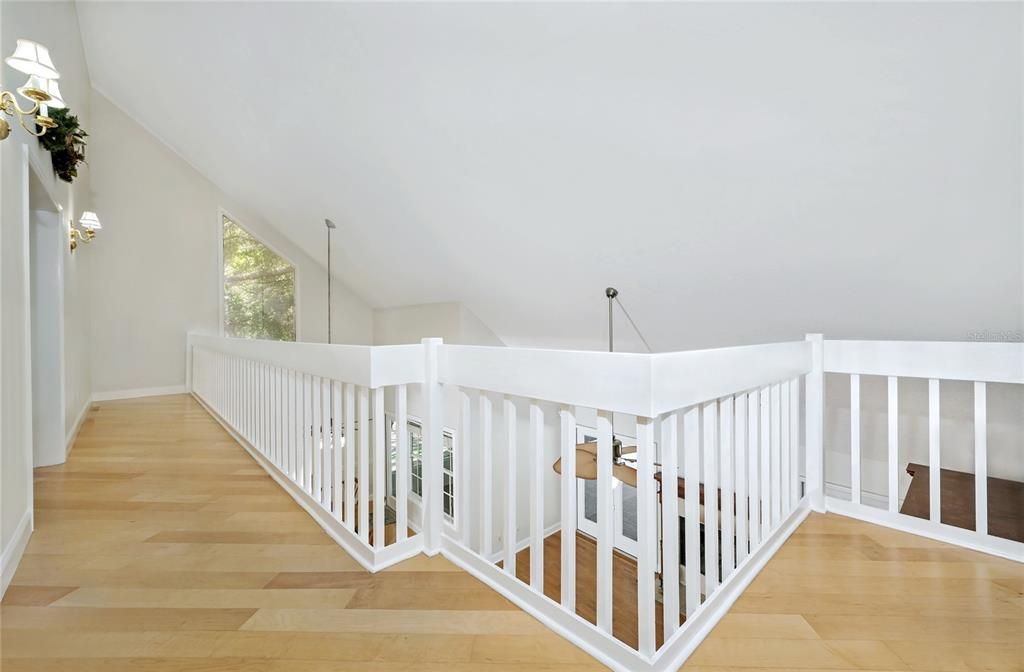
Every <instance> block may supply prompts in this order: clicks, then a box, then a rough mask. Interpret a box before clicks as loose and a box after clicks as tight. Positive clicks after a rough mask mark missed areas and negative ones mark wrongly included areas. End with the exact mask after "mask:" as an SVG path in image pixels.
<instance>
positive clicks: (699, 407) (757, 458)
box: [438, 342, 812, 670]
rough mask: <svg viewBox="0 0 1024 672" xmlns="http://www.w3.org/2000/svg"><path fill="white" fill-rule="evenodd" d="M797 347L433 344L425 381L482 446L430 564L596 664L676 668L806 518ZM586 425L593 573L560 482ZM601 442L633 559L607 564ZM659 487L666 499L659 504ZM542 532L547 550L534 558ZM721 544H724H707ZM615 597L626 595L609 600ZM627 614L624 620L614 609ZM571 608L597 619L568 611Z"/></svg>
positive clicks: (571, 486)
mask: <svg viewBox="0 0 1024 672" xmlns="http://www.w3.org/2000/svg"><path fill="white" fill-rule="evenodd" d="M811 351H812V347H811V345H810V344H809V343H806V342H796V343H781V344H774V345H764V346H753V347H742V348H725V349H719V350H706V351H695V352H681V353H670V354H659V355H633V354H613V353H601V352H566V351H555V350H524V349H511V348H484V347H472V346H444V347H442V349H441V354H440V360H439V372H438V378H439V381H440V383H442V384H443V385H445V386H449V387H451V386H455V387H458V388H459V400H460V401H459V404H458V405H459V407H460V408H461V409H462V410H461V423H462V424H461V425H460V427H461V432H462V433H463V435H464V436H469V437H480V438H479V440H478V442H477V443H476V445H477V446H478V448H479V449H478V450H472V451H463V452H462V453H461V456H460V459H461V460H462V462H461V464H460V466H461V469H462V473H463V474H464V478H463V481H462V483H463V485H462V487H463V493H464V494H463V497H462V498H461V499H460V502H461V505H462V507H464V508H462V509H460V511H462V512H463V513H462V515H463V516H465V517H464V518H463V519H462V520H461V521H460V522H461V524H460V525H459V526H458V527H457V528H456V529H451V530H448V531H446V534H445V537H444V546H443V549H444V551H445V553H446V554H448V555H449V556H450V557H451V558H452V560H453V561H454V562H456V563H457V564H459V565H460V566H462V567H464V568H465V569H466V570H468V571H469V572H471V573H473V574H474V575H476V576H477V577H478V578H480V579H481V580H483V581H485V582H486V583H488V584H489V585H491V586H493V587H495V588H496V589H497V590H499V591H500V592H501V593H503V594H504V595H506V596H507V597H509V598H510V599H511V600H513V601H514V602H516V603H517V604H518V605H520V606H521V607H522V608H524V609H526V610H527V611H529V612H530V613H532V614H533V615H534V616H536V617H537V618H539V619H540V620H542V621H543V622H544V623H546V624H547V625H548V626H549V627H551V628H552V629H553V630H555V631H557V632H560V633H562V634H563V635H564V636H566V637H567V638H569V639H570V640H571V641H573V642H575V643H576V644H578V645H579V646H581V647H582V648H584V649H585V650H587V651H588V652H590V653H591V654H592V655H594V656H595V657H597V658H598V659H599V660H601V661H602V662H604V663H605V664H607V665H609V666H610V667H612V668H614V669H618V670H669V669H672V670H674V669H677V668H678V666H679V665H681V664H682V662H683V660H685V658H686V656H687V655H688V654H689V652H690V651H692V649H693V648H694V647H695V646H696V644H697V643H699V641H700V640H701V639H702V638H703V636H704V635H705V634H706V633H707V632H708V630H709V629H710V627H711V626H713V625H714V623H715V622H717V620H718V618H720V616H721V615H722V614H724V612H725V610H727V609H728V607H729V605H730V604H731V603H732V601H733V600H734V599H735V598H736V597H737V596H738V595H739V593H740V592H741V591H742V589H743V587H745V585H746V584H747V583H748V582H749V581H750V580H751V579H752V578H753V576H754V575H755V574H756V572H757V571H758V570H759V568H760V567H761V566H762V565H763V564H764V562H765V561H766V560H767V558H768V557H770V555H771V554H772V553H773V552H774V549H775V548H777V546H778V545H779V544H780V543H781V542H782V540H784V539H785V537H786V536H788V534H789V533H790V532H791V531H792V530H793V529H794V528H795V526H796V525H797V524H799V522H800V521H801V520H802V519H803V516H804V515H806V513H807V511H808V510H809V508H808V506H807V503H806V501H805V500H803V501H802V500H801V496H800V486H799V479H798V471H799V470H800V457H799V454H800V451H799V444H800V442H799V435H800V422H799V418H800V398H801V394H800V380H801V378H802V376H803V375H805V374H806V373H808V372H809V371H810V370H811V363H812V360H811ZM495 416H496V417H495ZM584 417H587V418H588V420H587V421H586V422H585V423H582V422H581V421H582V419H583V418H584ZM520 418H522V421H520ZM591 423H592V426H594V428H595V434H596V438H597V441H596V462H597V470H596V477H597V478H596V535H595V536H596V549H597V550H596V567H587V566H584V564H583V562H582V561H580V560H579V559H578V558H577V557H576V549H577V519H578V515H579V512H578V511H577V499H578V498H577V492H576V491H577V487H578V484H579V483H581V482H582V481H578V480H577V479H576V478H574V477H573V476H572V474H574V473H575V472H576V469H575V458H576V455H577V451H576V444H577V426H578V425H579V424H587V425H590V424H591ZM616 436H618V437H627V436H628V437H635V441H636V458H635V469H636V476H635V479H636V481H635V482H636V512H635V520H636V528H637V529H636V537H637V538H636V544H635V549H636V557H635V560H630V559H626V558H624V557H623V556H621V555H618V554H616V553H615V552H614V551H615V546H616V543H615V539H616V536H617V532H618V531H617V530H616V526H617V524H618V523H619V520H618V517H619V516H620V515H621V513H620V512H617V511H616V510H615V509H614V505H615V503H616V502H617V501H621V500H620V499H617V498H615V497H614V496H613V491H614V489H615V488H616V487H621V486H619V485H618V482H617V479H616V474H615V472H613V437H616ZM630 441H632V439H630ZM524 456H525V458H524ZM559 458H560V459H561V465H562V469H561V473H562V475H561V476H558V475H557V474H556V473H555V472H554V471H553V469H552V465H553V463H554V462H555V460H556V459H559ZM471 460H472V461H473V462H472V463H471V462H470V461H471ZM470 474H473V475H477V474H478V475H479V481H480V487H479V489H477V490H473V489H472V486H471V484H472V481H473V480H474V478H473V477H472V476H470ZM662 474H674V475H675V478H672V479H671V480H670V478H668V477H662ZM524 481H525V482H524ZM659 482H660V483H663V484H666V485H668V486H669V487H667V488H665V496H661V497H660V501H659ZM556 483H557V486H558V487H557V489H556V488H555V487H553V486H554V484H556ZM690 483H692V484H698V485H699V487H685V484H690ZM499 490H500V492H499ZM467 492H468V493H470V496H469V497H466V496H465V493H467ZM553 495H556V496H554V497H553ZM677 495H678V496H677ZM549 498H551V499H553V500H554V501H551V502H550V503H549V501H548V500H549ZM467 500H468V501H467ZM680 500H682V506H681V507H680ZM716 500H717V504H718V505H716ZM521 510H526V511H527V512H528V514H527V516H526V519H527V520H526V523H525V525H520V522H519V521H520V518H519V516H520V511H521ZM680 519H682V521H683V523H682V528H683V540H684V546H685V554H682V553H681V552H680V548H679V544H678V541H679V531H680V524H679V521H680ZM664 521H672V522H668V523H666V522H664ZM555 530H557V531H558V532H559V534H560V541H559V544H558V551H559V552H558V554H557V555H556V556H555V557H549V555H553V554H549V555H546V554H545V539H546V538H547V537H549V536H550V535H551V534H553V533H554V531H555ZM720 535H721V539H723V540H729V541H730V543H723V544H722V545H721V547H719V543H718V542H719V537H720ZM702 547H703V554H702V553H701V549H702ZM495 553H497V555H495ZM526 554H528V556H529V565H528V567H525V566H523V567H520V566H519V565H518V564H517V559H518V556H520V555H526ZM702 555H703V557H701V556H702ZM496 558H497V559H498V562H495V559H496ZM623 562H624V563H626V565H627V566H628V567H629V569H631V570H632V568H633V567H635V575H636V576H637V577H638V578H637V580H636V581H635V585H634V583H633V581H632V579H629V578H627V576H630V575H632V572H620V571H616V563H623ZM499 565H500V566H499ZM702 566H703V567H704V570H705V571H703V572H702V571H701V567H702ZM547 572H555V573H556V575H557V576H558V581H557V583H556V582H554V581H549V580H547V579H546V578H545V575H546V573H547ZM580 574H586V575H587V577H588V578H587V579H586V580H583V581H582V583H583V585H591V584H593V585H594V588H593V590H594V592H595V593H596V595H588V596H586V597H587V599H586V600H582V599H579V597H580V596H578V595H577V594H576V591H577V590H579V588H577V583H578V580H579V579H580V577H579V575H580ZM590 577H593V578H590ZM658 578H660V579H661V581H660V585H661V590H660V594H659V590H658V581H657V580H658ZM620 582H622V583H624V584H625V585H619V584H620ZM555 585H557V586H558V588H557V589H556V588H555V587H554V586H555ZM681 586H683V587H684V589H681ZM545 587H547V590H545ZM633 591H635V592H633ZM624 592H633V595H629V596H628V598H627V599H616V596H617V595H620V594H621V593H624ZM632 600H635V603H636V605H637V607H636V609H635V611H630V612H629V613H622V611H620V610H615V609H613V604H617V603H619V604H620V603H622V602H631V601H632ZM584 602H585V603H586V604H596V609H594V610H593V611H592V612H591V611H587V610H585V609H581V608H578V605H580V604H581V603H584ZM659 611H660V612H661V615H662V619H661V620H662V623H663V627H662V629H661V631H660V632H659V631H657V630H656V628H655V623H656V620H657V613H658V612H659ZM619 619H622V620H624V621H628V622H627V623H626V624H625V627H621V628H620V627H615V623H616V622H617V621H619ZM623 632H627V633H628V632H635V633H637V635H636V638H635V640H632V638H631V637H629V636H623V635H622V633H623Z"/></svg>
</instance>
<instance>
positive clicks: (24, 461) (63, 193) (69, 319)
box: [0, 2, 91, 578]
mask: <svg viewBox="0 0 1024 672" xmlns="http://www.w3.org/2000/svg"><path fill="white" fill-rule="evenodd" d="M19 37H22V38H27V39H33V40H36V41H38V42H42V43H43V44H45V45H47V46H48V47H49V48H50V53H51V55H52V57H53V59H54V62H55V64H56V66H57V68H58V69H59V70H60V71H61V75H62V78H61V84H60V87H61V92H62V94H63V96H64V99H65V101H66V102H67V104H68V106H69V107H70V108H71V109H72V111H73V112H75V114H77V115H78V117H79V120H80V121H81V122H82V125H83V127H84V128H86V130H88V129H89V127H90V123H91V119H90V114H89V95H88V92H89V87H90V85H89V72H88V70H87V68H86V62H85V55H84V52H83V50H82V44H81V38H80V32H79V28H78V18H77V14H76V12H75V7H74V4H73V3H72V2H32V3H20V2H4V3H0V53H3V55H7V54H8V53H9V52H10V51H11V50H13V48H14V44H15V40H16V39H17V38H19ZM0 70H2V74H0V81H2V84H3V85H4V88H9V89H14V88H16V87H18V86H21V85H22V84H23V83H24V77H23V76H22V75H20V73H16V72H15V71H13V70H12V69H10V68H8V67H7V66H2V67H0ZM19 102H21V103H23V102H24V101H19ZM12 125H13V126H14V132H13V133H12V134H11V137H9V138H8V139H7V140H4V141H3V142H2V143H0V172H2V174H3V176H4V179H3V183H2V192H3V195H2V222H3V236H2V238H3V247H2V248H0V285H2V291H0V313H2V314H3V316H4V322H3V328H2V330H0V367H2V369H3V375H2V376H0V391H2V394H0V418H2V420H0V482H2V485H0V490H2V492H0V500H2V501H0V509H2V512H0V552H3V554H4V559H5V562H7V561H8V560H9V556H10V552H12V551H13V550H14V549H13V548H12V543H13V542H14V541H16V540H15V539H14V535H15V533H16V532H18V531H19V529H21V528H19V525H21V524H22V523H23V522H24V521H25V520H26V516H30V514H31V502H32V472H31V411H30V408H29V406H30V399H31V394H30V391H29V390H30V387H29V384H30V383H29V380H30V377H29V376H30V367H29V359H28V358H29V354H30V345H29V342H28V340H27V338H26V336H27V334H26V332H25V331H24V330H23V327H24V325H25V324H26V323H27V322H28V320H29V313H28V309H29V305H28V297H29V291H28V284H27V279H28V274H27V272H28V268H27V265H26V264H27V261H28V257H27V252H28V239H27V235H26V234H27V232H26V230H25V229H24V223H25V219H24V218H25V216H26V213H27V211H28V207H29V202H28V201H29V189H28V180H29V177H28V172H27V164H26V163H25V154H24V150H23V147H25V148H27V152H28V154H27V156H28V161H29V162H30V163H31V165H32V166H33V167H34V170H35V171H36V173H37V175H38V177H39V179H40V181H41V183H42V187H43V190H44V191H45V192H46V193H47V196H48V198H51V199H52V200H53V201H55V202H56V203H57V205H58V206H60V207H61V209H62V215H63V217H64V220H65V222H64V226H66V225H67V221H68V220H69V219H71V218H75V219H77V218H78V217H79V216H80V215H81V212H82V211H83V210H87V209H89V207H88V206H89V190H88V185H89V168H88V166H82V167H81V168H80V169H79V177H78V178H77V179H76V180H75V182H74V184H73V185H68V184H66V183H64V182H61V181H59V180H57V179H56V177H55V176H54V175H53V172H52V169H51V167H50V158H49V154H48V153H46V152H44V151H43V150H42V149H41V148H40V146H39V144H38V142H37V140H36V139H35V138H31V137H29V136H28V134H27V133H25V132H24V131H23V130H22V129H21V128H20V127H18V126H17V124H16V123H13V124H12ZM86 154H87V155H89V151H87V152H86ZM82 256H83V255H79V254H76V255H74V256H72V255H71V254H70V251H67V252H66V253H65V256H64V257H63V259H62V263H63V276H64V291H65V299H64V315H63V317H64V343H65V350H64V360H65V362H64V384H65V410H64V417H63V418H55V419H54V421H55V422H58V423H61V424H62V433H64V434H67V433H68V432H70V431H71V430H72V429H73V426H74V422H75V419H76V418H77V417H78V416H79V414H80V413H81V411H82V410H83V409H84V408H85V404H86V403H87V401H88V398H89V394H90V390H91V380H90V367H89V358H88V355H87V353H88V351H89V348H90V344H89V338H90V330H89V328H88V322H89V307H88V302H87V300H86V297H87V296H88V295H89V290H90V277H89V273H88V262H87V261H86V260H83V259H82ZM4 569H5V570H7V569H8V568H7V567H5V568H4ZM5 578H7V577H6V576H5Z"/></svg>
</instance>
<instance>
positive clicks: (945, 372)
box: [815, 337, 1024, 561]
mask: <svg viewBox="0 0 1024 672" xmlns="http://www.w3.org/2000/svg"><path fill="white" fill-rule="evenodd" d="M815 342H816V348H823V355H824V371H825V372H826V373H830V374H844V375H846V376H848V377H849V388H850V397H849V399H850V403H849V460H850V463H849V469H850V478H849V481H850V496H849V498H848V499H846V498H841V497H838V496H836V497H827V498H825V500H824V501H823V502H822V501H818V502H816V506H817V507H819V508H820V507H822V506H823V507H824V508H826V509H827V510H828V511H834V512H836V513H841V514H844V515H848V516H852V517H856V518H861V519H865V520H868V521H871V522H875V523H878V524H882V525H886V526H889V527H894V528H897V529H902V530H905V531H909V532H914V533H916V534H922V535H925V536H929V537H932V538H935V539H939V540H941V541H947V542H950V543H955V544H958V545H960V546H965V547H968V548H973V549H976V550H980V551H984V552H987V553H993V554H997V555H1001V556H1003V557H1007V558H1011V559H1014V560H1018V561H1020V560H1022V559H1024V543H1021V542H1020V540H1012V539H1007V538H1004V537H1001V536H997V535H996V534H992V533H991V530H990V529H989V515H988V512H989V493H988V483H989V478H988V476H989V468H988V464H989V445H988V444H989V442H988V434H989V431H988V399H987V397H988V384H990V383H1001V384H1010V385H1014V386H1017V385H1024V344H1019V343H980V342H920V341H839V340H825V341H822V340H821V339H820V337H817V338H816V341H815ZM862 376H863V377H880V378H881V379H884V380H885V384H886V387H885V390H886V391H885V401H886V412H885V421H886V427H885V430H886V446H885V447H886V454H887V459H886V462H885V473H886V478H885V483H886V492H885V494H884V495H883V497H884V502H882V503H881V504H882V506H884V507H885V508H879V506H872V505H870V504H868V503H867V502H865V501H862V495H863V494H864V492H865V487H864V484H863V479H862V467H863V463H864V459H863V450H862V449H863V447H864V446H863V441H862V438H861V432H862V426H863V425H864V424H865V419H864V418H862V413H861V404H862V399H863V398H864V396H865V395H864V393H863V392H862V390H861V378H862ZM901 378H903V379H923V380H927V454H926V456H924V455H922V456H920V459H921V461H922V462H923V463H924V464H925V466H926V467H927V468H928V474H927V481H926V482H924V483H921V484H919V487H920V486H923V488H925V489H926V490H927V501H928V511H927V518H921V517H917V516H913V515H908V514H907V513H901V502H902V501H903V495H904V493H903V490H904V488H903V487H901V472H903V471H904V470H905V469H906V467H907V463H908V462H909V461H910V458H911V457H912V456H910V455H908V450H907V449H906V448H905V447H904V448H903V452H902V456H903V459H901V445H900V434H901V429H902V428H901V427H900V422H901V419H900V418H901V404H900V397H901V392H900V389H901V386H900V379H901ZM943 381H962V382H967V383H971V384H972V386H973V399H972V400H971V401H972V402H973V418H972V422H973V428H972V429H973V432H971V434H972V436H971V438H972V439H973V442H972V441H970V439H968V440H966V441H963V440H961V441H958V442H957V443H956V444H953V445H950V443H952V442H949V443H947V442H944V441H943V436H942V408H943V404H942V402H941V399H942V395H941V394H940V390H941V389H942V388H943V385H944V382H943ZM1018 391H1019V390H1018ZM958 410H961V409H958ZM958 415H959V414H958ZM822 416H823V414H822V413H817V414H816V417H818V418H821V417H822ZM1014 420H1015V421H1016V422H1017V423H1018V424H1017V425H1016V427H1015V431H1018V432H1019V431H1020V425H1021V423H1024V412H1022V411H1021V410H1020V409H1019V408H1018V411H1017V413H1016V417H1015V418H1014ZM844 438H845V437H844ZM972 443H973V445H972ZM828 447H829V446H825V448H828ZM1006 448H1007V449H1008V450H1011V451H1013V452H1014V455H1013V460H1014V461H1015V462H1016V464H1018V465H1019V464H1021V463H1022V461H1024V444H1022V442H1021V437H1020V436H1017V437H1015V440H1013V441H1012V442H1011V443H1010V445H1009V446H1007V447H1006ZM821 452H822V454H823V455H828V456H830V459H831V456H833V455H836V453H837V452H839V451H831V450H822V451H821ZM951 454H952V455H953V456H955V457H957V458H960V459H958V460H957V462H958V463H961V464H963V463H965V462H966V463H968V464H970V463H973V464H972V465H971V466H973V475H974V477H973V479H972V480H973V489H974V493H973V494H974V497H973V502H967V503H962V504H961V506H965V507H969V506H970V504H973V509H974V520H973V521H971V522H973V525H971V526H970V528H969V529H965V528H964V527H959V526H955V525H952V524H949V523H948V522H944V519H947V520H948V519H949V518H951V515H950V514H951V512H950V511H949V509H951V508H952V507H948V508H947V509H944V508H943V485H942V481H943V477H942V473H943V471H944V470H945V469H944V467H943V463H944V460H943V455H945V456H946V459H947V460H948V459H949V457H950V455H951ZM964 458H966V459H964ZM950 473H952V472H950ZM961 473H963V472H961ZM979 475H983V476H984V477H979ZM920 477H921V475H918V478H920ZM904 480H905V479H904ZM912 487H913V486H912ZM921 492H923V490H922V491H921ZM1000 504H1002V505H1004V506H1006V505H1008V504H1009V505H1011V506H1012V504H1010V503H1009V502H1000ZM961 513H962V512H961ZM968 514H969V510H968ZM1016 515H1017V517H1018V518H1019V516H1020V512H1019V511H1018V512H1016ZM960 517H962V515H961V516H960ZM957 522H961V523H963V521H957ZM1003 534H1005V531H1004V532H1003Z"/></svg>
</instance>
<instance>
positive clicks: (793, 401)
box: [789, 378, 801, 511]
mask: <svg viewBox="0 0 1024 672" xmlns="http://www.w3.org/2000/svg"><path fill="white" fill-rule="evenodd" d="M800 464H801V462H800V379H799V378H794V379H793V380H792V381H790V385H789V478H790V487H789V497H790V499H789V510H790V511H792V510H793V509H794V508H795V507H796V505H797V502H799V501H800Z"/></svg>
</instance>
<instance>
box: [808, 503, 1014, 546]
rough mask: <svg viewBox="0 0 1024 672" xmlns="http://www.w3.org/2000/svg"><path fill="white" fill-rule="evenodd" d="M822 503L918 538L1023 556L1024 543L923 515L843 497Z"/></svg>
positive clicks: (847, 515)
mask: <svg viewBox="0 0 1024 672" xmlns="http://www.w3.org/2000/svg"><path fill="white" fill-rule="evenodd" d="M825 505H826V508H827V509H828V512H829V513H835V514H838V515H840V516H846V517H847V518H855V519H857V520H863V521H864V522H866V523H873V524H875V525H881V526H882V527H888V528H891V529H894V530H899V531H901V532H908V533H910V534H916V535H918V536H921V537H927V538H929V539H934V540H935V541H942V542H945V543H947V544H953V545H954V546H961V547H963V548H969V549H971V550H972V551H979V552H981V553H988V554H989V555H996V556H999V557H1000V558H1006V559H1007V560H1014V561H1016V562H1021V558H1024V543H1021V542H1019V541H1013V540H1012V539H1003V538H1001V537H993V536H991V535H988V534H978V533H977V532H975V531H974V530H965V529H963V528H960V527H954V526H952V525H946V524H944V523H935V522H932V521H930V520H926V519H924V518H915V517H914V516H908V515H906V514H903V513H892V512H891V511H888V510H886V509H875V508H871V507H869V506H865V505H863V504H860V505H857V504H853V503H851V502H848V501H846V500H839V499H835V498H834V497H828V498H826V499H825Z"/></svg>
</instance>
